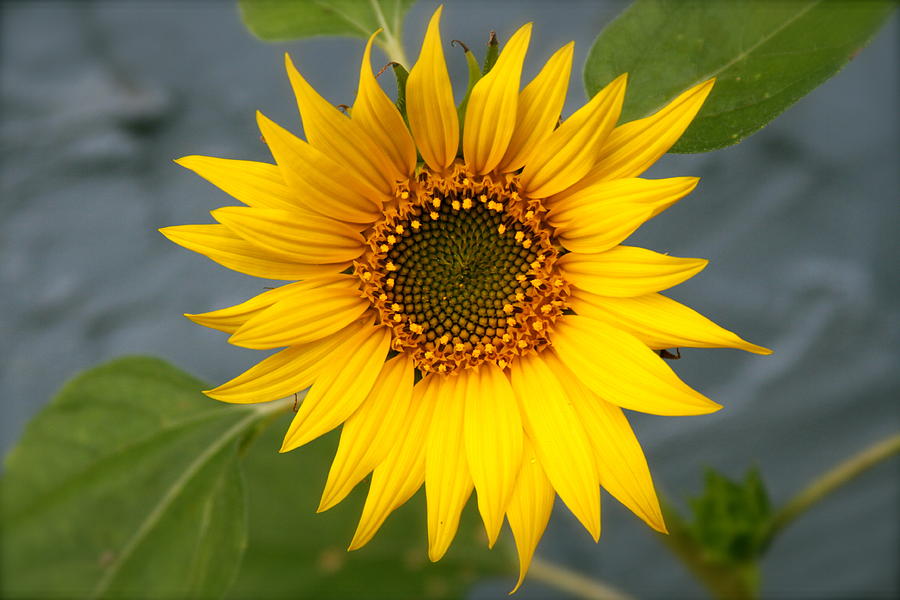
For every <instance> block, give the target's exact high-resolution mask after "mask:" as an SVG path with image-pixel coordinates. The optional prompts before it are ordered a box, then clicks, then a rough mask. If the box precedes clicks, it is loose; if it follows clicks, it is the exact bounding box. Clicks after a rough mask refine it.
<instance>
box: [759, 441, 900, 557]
mask: <svg viewBox="0 0 900 600" xmlns="http://www.w3.org/2000/svg"><path fill="white" fill-rule="evenodd" d="M898 452H900V433H898V434H894V435H892V436H890V437H888V438H886V439H883V440H881V441H879V442H876V443H875V444H873V445H871V446H869V447H868V448H866V449H865V450H863V451H862V452H860V453H859V454H857V455H855V456H852V457H850V458H848V459H847V460H845V461H843V462H841V463H839V464H838V465H837V466H835V467H834V468H832V469H831V470H829V471H828V472H827V473H825V474H824V475H821V476H820V477H818V478H817V479H815V480H814V481H813V482H812V483H810V484H809V485H808V486H806V488H804V489H803V490H802V491H800V492H799V493H798V494H796V495H795V496H794V497H793V498H791V499H790V500H789V501H788V502H787V504H785V505H784V506H783V507H781V510H779V511H778V512H777V513H776V514H775V517H774V518H773V521H772V527H771V529H770V530H769V539H770V540H771V539H772V538H774V537H775V536H776V535H777V534H778V533H780V532H781V531H782V530H783V529H784V528H785V527H786V526H787V525H788V524H790V523H791V522H792V521H793V520H794V519H796V518H797V517H799V516H800V515H802V514H803V513H805V512H806V511H807V510H809V509H810V508H811V507H812V506H813V505H815V504H816V503H817V502H819V500H822V499H823V498H824V497H826V496H827V495H828V494H830V493H831V492H833V491H835V490H836V489H838V488H839V487H841V486H843V485H844V484H846V483H848V482H850V481H851V480H852V479H854V478H856V477H857V476H859V475H861V474H862V473H864V472H865V471H867V470H868V469H871V468H872V467H874V466H875V465H877V464H878V463H880V462H881V461H883V460H887V459H888V458H890V457H891V456H893V455H895V454H897V453H898Z"/></svg>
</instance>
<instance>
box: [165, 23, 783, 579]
mask: <svg viewBox="0 0 900 600" xmlns="http://www.w3.org/2000/svg"><path fill="white" fill-rule="evenodd" d="M440 15H441V9H440V8H439V9H438V10H437V11H436V12H435V13H434V16H433V17H432V18H431V21H430V23H429V25H428V29H427V32H426V34H425V39H424V41H423V44H422V49H421V53H420V54H419V58H418V60H417V62H416V63H415V65H414V66H413V68H412V69H411V70H410V72H409V78H408V81H407V83H406V119H405V118H404V115H403V114H401V112H400V111H398V109H397V107H396V106H395V104H394V103H393V102H392V101H391V100H390V99H389V98H388V96H387V95H386V94H385V93H384V91H383V90H382V89H381V87H380V86H379V85H378V84H377V82H376V80H375V76H374V74H373V72H372V68H371V60H370V54H371V50H372V43H373V40H374V39H375V37H376V35H377V34H378V32H375V34H373V35H372V37H371V38H369V41H368V44H367V45H366V48H365V51H364V53H363V59H362V68H361V71H360V76H359V88H358V93H357V96H356V100H355V102H354V103H353V106H352V109H351V110H350V111H349V113H350V114H349V116H348V115H347V114H344V113H342V112H341V111H340V110H338V109H337V108H335V107H334V106H333V105H332V104H330V103H329V102H328V101H326V100H325V99H324V98H322V97H321V96H320V95H319V94H318V93H317V92H316V91H315V90H314V89H313V88H312V87H311V86H310V84H309V83H308V82H307V81H306V80H305V79H304V78H303V76H302V75H301V74H300V73H299V72H298V71H297V70H296V69H295V68H294V65H293V64H292V63H291V60H290V58H289V57H288V58H286V66H287V72H288V76H289V78H290V82H291V85H292V87H293V90H294V92H295V94H296V98H297V104H298V106H299V110H300V115H301V118H302V121H303V127H304V131H305V133H306V141H304V140H302V139H299V138H297V137H295V136H294V135H292V134H291V133H289V132H288V131H286V130H285V129H283V128H281V127H279V126H278V125H276V124H275V123H273V122H272V121H270V120H269V119H267V118H266V117H264V116H263V115H261V114H258V122H259V127H260V129H261V131H262V135H263V138H264V139H265V142H266V144H267V145H268V147H269V148H270V150H271V152H272V155H273V157H274V159H275V164H265V163H259V162H249V161H241V160H228V159H221V158H211V157H202V156H188V157H185V158H182V159H180V160H179V161H177V162H178V163H179V164H181V165H183V166H185V167H187V168H188V169H191V170H193V171H195V172H196V173H198V174H199V175H200V176H202V177H204V178H205V179H207V180H209V181H210V182H212V183H213V184H214V185H216V186H218V187H220V188H221V189H222V190H224V191H225V192H227V193H229V194H230V195H232V196H234V197H235V198H236V199H238V200H240V201H241V202H243V203H244V204H246V206H242V207H226V208H220V209H218V210H215V211H213V212H212V215H213V217H214V218H215V220H216V221H217V222H218V224H212V225H183V226H176V227H168V228H165V229H163V230H161V231H162V232H163V233H164V234H165V235H166V236H167V237H168V238H169V239H170V240H172V241H174V242H175V243H177V244H180V245H182V246H184V247H186V248H188V249H190V250H194V251H196V252H199V253H201V254H203V255H205V256H207V257H209V258H211V259H212V260H214V261H216V262H218V263H220V264H222V265H224V266H226V267H228V268H230V269H233V270H235V271H239V272H241V273H245V274H248V275H252V276H256V277H262V278H267V279H277V280H286V281H289V282H291V283H286V284H285V285H282V286H281V287H278V288H275V289H271V290H269V291H265V292H263V293H261V294H259V295H258V296H256V297H254V298H251V299H249V300H247V301H246V302H243V303H242V304H238V305H237V306H232V307H229V308H223V309H221V310H215V311H212V312H207V313H203V314H194V315H187V316H188V317H189V318H190V319H192V320H193V321H195V322H197V323H199V324H201V325H205V326H207V327H211V328H213V329H218V330H221V331H224V332H227V333H229V334H231V337H230V338H229V341H230V342H231V343H232V344H235V345H237V346H242V347H245V348H254V349H260V350H269V349H274V348H282V349H281V350H280V351H278V352H276V353H275V354H272V355H271V356H269V357H268V358H266V359H265V360H263V361H262V362H260V363H259V364H257V365H255V366H253V367H252V368H250V369H249V370H248V371H246V372H245V373H243V374H241V375H238V376H237V377H235V378H234V379H232V380H231V381H228V382H227V383H224V384H222V385H220V386H219V387H216V388H215V389H212V390H209V391H207V392H206V393H207V394H208V395H209V396H211V397H212V398H215V399H217V400H221V401H223V402H232V403H253V402H267V401H272V400H276V399H280V398H284V397H287V396H290V395H292V394H295V393H296V392H298V391H300V390H303V389H306V388H310V389H309V391H308V392H307V393H306V396H305V398H304V399H303V403H302V405H301V406H300V407H299V409H298V410H297V412H296V415H295V416H294V418H293V421H292V423H291V425H290V428H289V429H288V431H287V434H286V435H285V438H284V444H283V446H282V448H281V451H282V452H287V451H289V450H293V449H294V448H297V447H298V446H302V445H304V444H306V443H307V442H310V441H311V440H314V439H316V438H318V437H319V436H321V435H323V434H325V433H327V432H329V431H331V430H332V429H334V428H336V427H338V426H341V437H340V444H339V447H338V449H337V453H336V456H335V458H334V462H333V464H332V466H331V470H330V472H329V474H328V480H327V483H326V485H325V490H324V493H323V495H322V499H321V504H320V506H319V510H320V511H322V510H326V509H328V508H330V507H332V506H334V505H335V504H337V503H338V502H340V501H341V500H342V499H343V498H344V497H345V496H346V495H347V494H348V493H349V492H350V491H351V489H352V488H353V487H354V486H355V485H356V484H357V483H359V482H360V481H361V480H362V479H364V478H365V477H367V476H368V475H369V474H370V473H371V483H370V486H369V491H368V496H367V499H366V502H365V506H364V508H363V512H362V517H361V519H360V523H359V526H358V528H357V530H356V534H355V536H354V537H353V540H352V542H351V544H350V549H351V550H353V549H356V548H359V547H361V546H363V545H364V544H366V543H367V542H368V541H369V540H370V539H371V538H372V536H373V535H374V534H375V533H376V531H377V530H378V529H379V527H380V526H381V525H382V523H383V522H384V520H385V519H386V518H387V516H388V515H389V514H390V513H391V512H392V511H393V510H394V509H395V508H397V507H398V506H400V505H402V504H403V503H404V502H406V501H407V500H408V499H409V498H410V497H411V496H412V495H413V494H415V493H416V491H417V490H418V489H419V488H420V487H421V486H422V485H423V483H424V485H425V493H426V500H427V521H428V555H429V558H430V559H431V560H433V561H437V560H439V559H440V558H441V557H442V556H443V555H444V553H445V552H446V551H447V549H448V547H449V546H450V544H451V542H452V540H453V537H454V535H455V533H456V530H457V527H458V524H459V517H460V512H461V511H462V508H463V506H464V505H465V504H466V502H467V500H468V499H469V497H470V495H471V494H472V492H473V490H474V491H475V492H476V493H477V504H478V511H479V513H480V514H481V517H482V520H483V521H484V526H485V531H486V533H487V538H488V543H489V545H493V544H494V542H495V541H496V539H497V536H498V534H499V532H500V529H501V525H502V523H503V520H504V518H505V519H506V520H507V521H508V522H509V525H510V528H511V529H512V533H513V535H514V538H515V543H516V546H517V549H518V553H519V558H520V576H519V582H518V584H517V585H516V588H518V586H519V585H521V582H522V578H523V577H524V575H525V573H526V571H527V569H528V565H529V563H530V561H531V557H532V555H533V553H534V550H535V547H536V545H537V543H538V540H539V539H540V537H541V535H542V534H543V531H544V529H545V527H546V525H547V522H548V519H549V517H550V511H551V507H552V505H553V502H554V499H555V496H556V495H557V494H558V495H559V496H560V498H561V499H562V501H563V502H564V503H565V505H566V506H567V507H568V508H569V510H571V511H572V513H573V514H574V515H575V517H577V519H578V520H579V521H580V522H581V524H582V525H583V526H584V527H585V528H586V529H587V531H588V532H589V533H590V534H591V536H593V538H594V539H595V540H596V539H598V538H599V536H600V487H601V486H602V487H604V488H606V490H607V491H608V492H609V493H610V494H612V495H613V496H614V497H616V498H617V499H618V500H619V501H621V502H622V503H623V504H624V505H625V506H627V507H628V508H629V509H631V510H632V511H633V512H634V513H635V514H636V515H638V516H639V517H640V518H641V519H643V520H644V521H645V522H646V523H647V524H648V525H650V527H652V528H653V529H655V530H657V531H661V532H664V531H665V530H666V529H665V524H664V522H663V518H662V515H661V512H660V507H659V503H658V500H657V497H656V492H655V491H654V487H653V483H652V481H651V478H650V472H649V470H648V467H647V463H646V460H645V458H644V455H643V452H642V450H641V447H640V445H639V444H638V441H637V439H636V438H635V436H634V433H633V432H632V430H631V428H630V426H629V424H628V421H627V420H626V417H625V415H624V414H623V412H622V409H623V408H625V409H629V410H636V411H641V412H645V413H651V414H657V415H698V414H705V413H710V412H713V411H715V410H717V409H719V408H720V405H718V404H716V403H714V402H713V401H711V400H709V399H707V398H706V397H704V396H703V395H702V394H700V393H698V392H697V391H695V390H693V389H691V388H690V387H688V386H687V385H686V384H685V383H683V382H682V381H681V380H680V379H679V378H678V377H677V376H676V375H675V373H674V372H673V371H672V369H671V368H669V366H668V365H667V364H666V362H665V361H664V360H663V359H662V358H661V357H660V355H659V354H658V351H661V350H663V349H666V348H675V347H685V346H686V347H733V348H741V349H744V350H747V351H750V352H755V353H759V354H767V353H769V351H768V350H767V349H765V348H762V347H760V346H756V345H754V344H751V343H749V342H746V341H744V340H743V339H741V338H740V337H738V336H737V335H735V334H733V333H731V332H729V331H727V330H725V329H723V328H721V327H719V326H718V325H716V324H714V323H713V322H712V321H710V320H708V319H706V318H705V317H703V316H701V315H700V314H698V313H697V312H694V311H693V310H691V309H690V308H688V307H686V306H684V305H682V304H679V303H678V302H676V301H674V300H672V299H670V298H668V297H666V296H663V295H661V294H660V293H659V292H660V291H662V290H665V289H668V288H670V287H672V286H674V285H677V284H679V283H681V282H682V281H685V280H686V279H688V278H690V277H692V276H693V275H695V274H696V273H697V272H699V271H700V270H701V269H703V268H704V267H705V266H706V263H707V261H705V260H701V259H694V258H676V257H672V256H668V255H664V254H658V253H655V252H652V251H650V250H645V249H641V248H636V247H632V246H626V245H621V243H622V242H623V241H624V240H625V238H627V237H628V236H629V235H630V234H631V233H632V232H633V231H635V230H636V229H637V228H638V227H639V226H640V225H641V224H642V223H643V222H645V221H646V220H648V219H650V218H652V217H654V216H655V215H657V214H659V213H660V212H662V211H664V210H665V209H666V208H667V207H669V206H671V205H672V204H673V203H675V202H676V201H677V200H679V199H680V198H682V197H683V196H685V195H686V194H688V193H689V192H690V191H691V190H693V189H694V187H695V186H696V185H697V181H698V180H697V179H696V178H693V177H678V178H671V179H656V180H653V179H642V178H639V177H638V176H639V175H640V174H641V173H642V172H643V171H645V170H646V169H647V168H648V167H649V166H650V165H651V164H652V163H653V162H655V161H656V160H657V159H658V158H659V157H660V156H661V155H662V154H664V153H665V152H666V151H667V150H668V149H669V147H670V146H671V145H672V144H674V143H675V141H676V140H677V139H678V138H679V136H680V135H681V134H682V132H683V131H684V129H685V128H686V127H687V125H688V124H689V123H690V122H691V120H692V119H693V118H694V115H695V114H696V113H697V111H698V110H699V108H700V106H701V105H702V104H703V101H704V100H705V98H706V96H707V95H708V93H709V91H710V89H711V88H712V85H713V81H712V80H710V81H707V82H705V83H702V84H700V85H697V86H696V87H693V88H691V89H689V90H687V91H685V92H684V93H682V94H681V95H680V96H678V97H677V98H675V100H673V101H672V102H671V103H670V104H669V105H668V106H666V107H664V108H662V109H661V110H660V111H658V112H657V113H655V114H653V115H651V116H649V117H646V118H644V119H640V120H637V121H632V122H629V123H625V124H622V125H619V126H616V122H617V120H618V118H619V113H620V109H621V106H622V99H623V96H624V93H625V85H626V76H625V75H622V76H621V77H619V78H617V79H616V80H614V81H613V82H612V83H610V84H609V85H608V86H606V87H605V88H604V89H602V90H601V91H599V92H598V93H597V94H596V95H595V96H594V97H593V98H592V99H591V100H590V101H589V102H588V103H587V104H586V105H585V106H583V107H582V108H580V109H579V110H577V111H576V112H575V113H574V114H572V115H571V116H570V117H569V118H567V119H566V120H565V121H562V122H561V123H560V122H559V115H560V112H561V110H562V107H563V102H564V99H565V91H566V89H567V86H568V80H569V74H570V70H571V64H572V51H573V44H572V43H570V44H568V45H566V46H564V47H562V48H561V49H559V50H558V51H557V52H556V53H555V54H553V55H552V56H551V57H550V59H549V60H548V61H547V63H546V64H545V65H544V67H543V68H542V69H541V71H540V72H539V73H538V75H537V76H536V77H535V78H534V79H533V80H532V81H531V82H530V83H528V84H527V85H526V86H525V87H524V89H522V90H521V91H520V78H521V71H522V64H523V61H524V58H525V53H526V50H527V48H528V44H529V39H530V35H531V25H530V24H528V25H525V26H523V27H522V28H521V29H519V30H518V31H517V32H516V33H515V34H514V35H513V36H512V37H511V38H510V39H509V41H508V42H507V43H506V44H505V46H504V48H503V50H502V52H501V53H500V55H499V58H498V59H497V61H496V64H495V65H494V67H493V68H492V69H491V70H490V71H489V72H488V73H487V74H486V75H484V76H483V77H482V78H481V79H480V80H479V81H478V82H477V83H476V84H475V85H474V87H472V88H471V90H470V93H469V95H468V101H467V104H466V107H465V111H464V115H462V117H464V118H462V119H461V118H460V115H459V114H458V111H457V106H456V104H455V101H454V97H453V91H452V88H451V83H450V78H449V75H448V72H447V67H446V63H445V60H444V53H443V49H442V48H443V44H442V41H441V35H440V31H439V19H440ZM419 157H421V159H420V158H419Z"/></svg>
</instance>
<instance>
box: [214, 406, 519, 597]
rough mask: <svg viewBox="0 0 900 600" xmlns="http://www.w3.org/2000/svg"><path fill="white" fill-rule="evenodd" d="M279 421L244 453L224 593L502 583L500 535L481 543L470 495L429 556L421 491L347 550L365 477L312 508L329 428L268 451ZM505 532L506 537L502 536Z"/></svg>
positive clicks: (451, 590) (411, 590)
mask: <svg viewBox="0 0 900 600" xmlns="http://www.w3.org/2000/svg"><path fill="white" fill-rule="evenodd" d="M289 422H290V419H289V416H285V417H284V418H282V419H281V420H280V421H276V422H275V423H273V424H272V426H271V427H269V428H268V429H267V430H266V431H265V432H264V433H263V434H262V435H261V436H260V437H259V439H257V440H256V442H254V444H253V446H252V448H250V450H249V451H248V452H247V454H246V456H245V459H244V462H245V464H246V469H245V473H246V481H247V490H248V506H249V530H250V539H249V544H248V546H247V553H246V555H245V557H244V563H243V566H242V569H241V572H240V575H239V576H238V579H237V581H236V582H235V584H234V587H233V588H232V590H231V592H230V593H229V595H228V597H230V598H234V599H235V600H239V599H243V598H255V599H260V600H274V599H281V598H284V599H294V598H373V599H378V598H384V599H390V600H400V599H404V598H434V599H435V600H437V599H441V598H463V597H465V595H466V591H467V590H468V588H469V587H470V586H471V584H472V583H473V582H475V581H476V580H477V579H478V578H481V577H486V576H492V575H498V574H502V575H504V576H506V577H507V583H508V585H509V589H512V587H513V584H514V582H515V577H514V576H513V575H512V574H513V573H514V571H515V559H514V558H513V554H512V553H511V552H507V551H504V549H502V548H501V546H503V544H504V539H503V536H501V541H500V542H498V544H497V547H495V548H494V550H488V549H487V542H486V537H485V534H484V527H483V525H482V524H481V522H480V520H479V519H478V517H477V510H476V507H475V503H474V501H473V502H470V503H469V505H468V506H467V507H466V509H465V512H464V514H463V519H462V521H461V523H460V527H459V533H458V534H457V536H456V539H455V540H454V542H453V545H452V546H451V548H450V551H449V552H448V553H447V555H446V556H445V557H444V558H442V559H441V560H440V561H439V562H437V563H431V562H429V561H428V557H427V543H426V540H427V536H426V520H425V497H424V493H422V492H421V491H420V492H419V493H418V494H417V495H416V496H414V497H413V498H412V499H411V500H410V501H409V502H408V503H407V504H406V505H404V506H402V507H400V508H399V509H398V510H397V511H395V512H394V513H393V514H392V515H391V516H390V517H389V518H388V520H387V522H386V523H385V524H384V526H383V527H382V529H381V531H379V532H378V534H377V535H376V536H375V538H374V539H373V540H372V541H371V542H370V543H369V544H368V545H366V546H365V547H363V548H361V549H359V550H355V551H353V552H347V545H348V544H349V543H350V540H351V539H352V537H353V532H354V530H355V529H356V524H357V522H358V520H359V515H360V513H361V511H362V505H363V502H364V499H365V493H366V491H367V489H368V483H366V482H363V483H361V484H360V485H359V486H357V489H356V490H354V492H353V493H351V494H350V496H349V497H348V498H347V499H346V500H344V501H343V502H342V503H341V504H339V505H337V506H336V507H334V508H332V509H331V510H328V511H326V512H324V513H321V514H316V507H317V506H318V503H319V497H320V496H321V493H322V490H323V488H324V485H325V479H326V477H327V474H328V468H329V465H330V462H331V459H332V457H333V456H334V451H335V449H336V447H337V441H338V435H337V432H333V433H331V434H329V435H327V436H325V437H323V438H322V439H319V440H316V441H314V442H312V443H310V444H308V445H306V446H303V447H302V448H299V449H297V450H294V451H293V452H289V453H287V454H278V448H279V447H280V445H281V438H282V437H283V435H284V432H285V430H286V429H287V426H288V423H289ZM473 500H474V495H473ZM506 535H508V532H506ZM505 541H507V542H509V545H510V546H511V543H512V542H511V539H507V540H505Z"/></svg>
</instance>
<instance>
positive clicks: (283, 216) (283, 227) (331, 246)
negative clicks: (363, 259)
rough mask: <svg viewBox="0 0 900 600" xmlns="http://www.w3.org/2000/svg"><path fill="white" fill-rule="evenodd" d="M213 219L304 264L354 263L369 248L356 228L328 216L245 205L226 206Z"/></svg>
mask: <svg viewBox="0 0 900 600" xmlns="http://www.w3.org/2000/svg"><path fill="white" fill-rule="evenodd" d="M212 216H213V218H214V219H215V220H216V221H218V222H220V223H222V224H223V225H226V226H227V227H228V228H229V229H231V230H232V231H234V232H235V233H236V234H238V235H239V236H241V237H242V238H244V239H245V240H247V241H248V242H250V243H251V244H255V245H257V246H259V247H260V248H262V249H264V250H268V251H269V252H272V253H273V254H278V255H280V256H283V257H284V258H285V259H287V260H292V261H296V262H301V263H305V264H313V265H318V264H330V263H343V262H347V261H351V260H353V259H355V258H357V257H358V256H359V255H360V254H362V252H363V250H364V249H365V247H366V245H365V244H366V241H365V239H363V237H362V236H361V235H360V234H359V232H357V230H356V229H354V228H353V227H350V226H349V225H347V224H346V223H342V222H340V221H335V220H334V219H329V218H328V217H321V216H311V215H310V216H298V215H297V213H292V212H288V211H285V210H278V209H275V208H245V207H242V206H226V207H225V208H220V209H217V210H214V211H212Z"/></svg>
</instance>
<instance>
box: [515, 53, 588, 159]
mask: <svg viewBox="0 0 900 600" xmlns="http://www.w3.org/2000/svg"><path fill="white" fill-rule="evenodd" d="M574 49H575V42H569V43H568V44H566V45H565V46H563V47H562V48H560V49H559V50H557V51H556V53H555V54H554V55H553V56H551V57H550V60H548V61H547V64H545V65H544V68H543V69H541V72H540V73H538V74H537V77H535V78H534V79H532V80H531V83H529V84H528V85H527V86H525V89H524V90H522V93H521V94H520V95H519V104H518V108H517V109H516V125H515V130H514V131H513V136H512V139H510V141H509V147H508V148H507V150H506V154H505V155H504V156H503V159H502V160H501V161H500V164H499V165H498V166H497V170H498V171H501V172H504V173H508V172H511V171H518V170H519V169H521V168H522V167H524V166H525V165H526V164H528V162H529V160H530V158H531V156H532V154H533V153H534V152H535V151H536V150H537V148H539V147H540V145H541V144H542V143H543V142H544V140H546V139H547V138H548V137H549V136H550V134H551V133H553V130H554V129H555V128H556V125H557V123H558V122H559V115H560V113H561V112H562V108H563V104H564V103H565V101H566V90H567V89H568V87H569V74H570V73H571V71H572V53H573V52H574Z"/></svg>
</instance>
